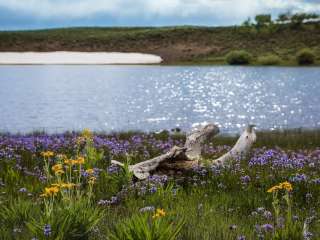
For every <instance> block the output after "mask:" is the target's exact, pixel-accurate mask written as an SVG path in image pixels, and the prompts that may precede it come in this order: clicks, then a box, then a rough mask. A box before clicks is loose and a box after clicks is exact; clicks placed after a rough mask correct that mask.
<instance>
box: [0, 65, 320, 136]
mask: <svg viewBox="0 0 320 240" xmlns="http://www.w3.org/2000/svg"><path fill="white" fill-rule="evenodd" d="M204 122H215V123H217V124H219V125H220V127H221V128H222V130H223V131H224V132H230V133H236V132H239V129H240V128H243V127H244V126H245V125H247V124H249V123H253V124H256V125H257V126H258V128H260V129H275V128H299V127H304V128H319V127H320V68H318V67H299V68H297V67H231V66H215V67H193V66H192V67H190V66H181V67H180V66H177V67H172V66H168V67H167V66H102V65H100V66H92V65H91V66H48V65H42V66H0V131H2V132H3V131H5V132H7V131H9V132H12V133H16V132H31V131H35V130H45V131H47V132H50V133H55V132H63V131H66V130H69V131H70V130H81V129H83V128H90V129H92V130H96V131H119V130H143V131H154V130H155V131H157V130H161V129H171V128H174V127H179V128H181V129H182V130H185V131H187V130H189V129H190V128H192V127H193V126H197V125H198V124H201V123H204Z"/></svg>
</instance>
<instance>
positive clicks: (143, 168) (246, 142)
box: [111, 124, 256, 180]
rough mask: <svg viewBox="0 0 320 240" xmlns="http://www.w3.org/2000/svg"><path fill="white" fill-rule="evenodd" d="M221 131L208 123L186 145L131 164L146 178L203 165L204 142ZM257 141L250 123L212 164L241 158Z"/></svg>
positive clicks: (134, 171) (136, 175) (131, 166)
mask: <svg viewBox="0 0 320 240" xmlns="http://www.w3.org/2000/svg"><path fill="white" fill-rule="evenodd" d="M218 133H219V128H218V127H217V126H216V125H214V124H207V125H205V126H204V127H202V128H200V129H197V130H194V131H192V132H191V133H190V134H189V135H188V136H187V139H186V143H185V146H184V147H177V146H174V147H173V148H172V149H171V150H170V151H169V152H167V153H165V154H162V155H160V156H158V157H155V158H153V159H150V160H146V161H143V162H140V163H137V164H134V165H130V166H129V171H131V172H133V174H134V176H135V177H137V178H138V179H140V180H142V179H146V178H148V177H149V176H150V174H152V173H153V172H156V171H158V170H160V169H162V170H163V169H164V170H188V169H191V168H193V167H195V166H197V165H201V152H202V150H203V146H204V143H205V142H206V141H208V140H209V139H210V138H212V137H214V136H215V135H217V134H218ZM255 141H256V134H255V131H254V125H249V126H248V127H247V128H246V129H245V131H244V132H243V133H242V134H241V136H240V137H239V139H238V141H237V142H236V144H235V145H234V147H233V148H232V149H231V150H230V151H229V152H227V153H226V154H224V155H223V156H221V157H219V158H218V159H215V160H212V161H211V162H212V164H215V165H225V164H226V163H227V162H229V161H230V160H232V159H236V158H240V157H243V156H245V155H247V154H248V152H249V151H250V149H251V147H252V144H253V143H254V142H255ZM111 163H112V164H116V165H119V166H121V167H123V166H124V165H123V164H122V163H120V162H118V161H115V160H112V161H111Z"/></svg>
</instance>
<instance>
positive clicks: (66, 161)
mask: <svg viewBox="0 0 320 240" xmlns="http://www.w3.org/2000/svg"><path fill="white" fill-rule="evenodd" d="M63 162H64V163H65V164H68V165H74V164H76V163H75V161H74V160H72V159H66V160H64V161H63Z"/></svg>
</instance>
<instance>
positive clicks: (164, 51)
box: [0, 23, 320, 65]
mask: <svg viewBox="0 0 320 240" xmlns="http://www.w3.org/2000/svg"><path fill="white" fill-rule="evenodd" d="M319 41H320V24H319V23H308V24H303V25H301V26H300V27H299V28H292V26H290V25H272V26H270V27H262V28H259V29H256V28H255V27H254V26H252V27H245V26H230V27H196V26H180V27H159V28H156V27H138V28H103V27H101V28H65V29H47V30H33V31H8V32H4V31H2V32H0V51H58V50H68V51H123V52H143V53H153V54H158V55H160V56H161V57H163V59H164V60H165V61H164V64H226V63H225V56H226V55H227V54H228V53H229V52H230V51H238V50H243V51H246V52H248V53H249V54H251V55H252V56H253V61H252V62H251V64H252V65H259V61H258V58H259V57H261V56H266V55H270V54H272V55H277V56H279V57H280V58H281V61H280V62H279V63H278V64H279V65H297V62H296V59H295V56H296V54H297V53H298V51H300V50H301V49H303V48H309V49H311V50H312V51H313V52H314V54H315V56H316V59H315V63H314V64H315V65H318V64H319V63H320V61H319V60H320V59H319V56H320V47H319V44H318V42H319Z"/></svg>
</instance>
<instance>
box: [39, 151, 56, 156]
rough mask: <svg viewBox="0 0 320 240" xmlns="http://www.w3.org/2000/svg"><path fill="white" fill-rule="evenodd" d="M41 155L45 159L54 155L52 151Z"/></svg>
mask: <svg viewBox="0 0 320 240" xmlns="http://www.w3.org/2000/svg"><path fill="white" fill-rule="evenodd" d="M41 155H42V156H43V157H52V156H53V155H54V153H53V152H52V151H45V152H41Z"/></svg>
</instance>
